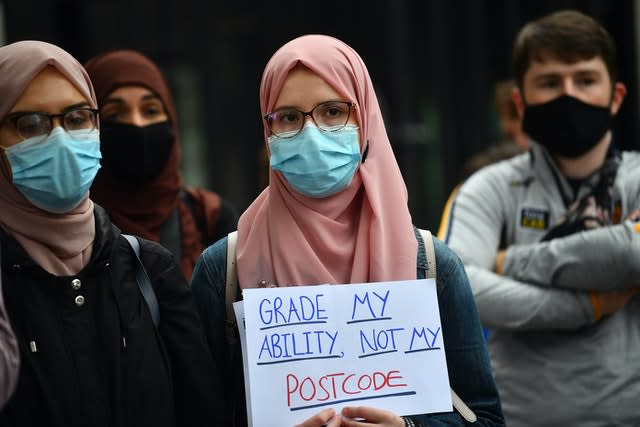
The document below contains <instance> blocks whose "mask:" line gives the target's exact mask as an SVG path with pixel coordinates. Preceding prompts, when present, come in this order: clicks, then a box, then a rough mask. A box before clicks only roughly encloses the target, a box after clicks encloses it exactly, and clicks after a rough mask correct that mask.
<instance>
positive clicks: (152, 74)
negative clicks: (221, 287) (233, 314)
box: [85, 50, 203, 279]
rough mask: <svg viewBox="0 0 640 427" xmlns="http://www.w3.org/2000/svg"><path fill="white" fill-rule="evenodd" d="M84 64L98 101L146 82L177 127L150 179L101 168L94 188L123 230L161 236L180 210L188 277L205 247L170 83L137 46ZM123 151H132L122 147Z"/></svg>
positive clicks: (93, 195) (97, 198) (183, 263)
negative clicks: (131, 179)
mask: <svg viewBox="0 0 640 427" xmlns="http://www.w3.org/2000/svg"><path fill="white" fill-rule="evenodd" d="M85 68H86V70H87V72H88V73H89V76H90V77H91V81H92V82H93V86H94V88H95V92H96V97H97V98H98V106H102V104H103V102H104V100H105V98H107V96H109V95H110V94H111V93H112V92H113V91H114V90H116V89H118V88H120V87H122V86H132V85H133V86H143V87H146V88H147V89H149V90H151V91H152V92H153V93H154V94H156V95H158V97H159V98H160V100H161V101H162V103H163V105H164V108H165V110H166V112H167V115H168V116H169V120H170V122H171V124H172V126H173V131H174V142H173V147H172V149H171V154H170V155H169V159H168V160H167V164H166V165H165V167H164V169H163V170H162V171H161V172H160V174H159V175H158V176H157V177H156V178H154V179H152V180H151V181H149V182H148V183H147V184H145V185H143V186H141V187H138V188H132V187H131V186H128V185H127V184H126V183H124V182H122V181H121V180H118V179H116V178H115V177H113V176H110V175H109V172H108V171H106V170H105V169H101V170H100V172H99V173H98V176H97V177H96V179H95V181H94V183H93V186H92V187H91V199H92V200H93V201H94V202H96V203H97V204H99V205H100V206H102V207H104V208H105V209H106V210H107V212H108V213H109V216H110V217H111V220H112V221H113V223H114V224H115V225H117V226H118V227H119V228H120V229H121V230H122V231H123V232H125V233H129V234H135V235H138V236H141V237H144V238H146V239H149V240H153V241H156V242H158V241H160V230H161V228H162V224H164V223H165V221H167V219H168V218H169V217H170V216H171V214H172V212H173V211H174V209H176V208H179V209H180V218H181V229H182V245H181V246H182V259H181V267H182V270H183V273H184V274H185V276H186V278H187V279H190V278H191V273H192V271H193V267H194V266H195V262H196V261H197V259H198V256H199V255H200V253H201V252H202V250H203V246H202V243H201V241H202V239H201V235H200V232H199V231H198V229H197V227H196V224H195V221H194V219H193V216H192V215H191V212H190V210H189V207H187V206H186V205H185V204H184V202H182V201H181V200H180V189H181V187H182V176H181V174H180V169H179V168H180V145H179V139H178V123H177V119H176V110H175V106H174V104H173V99H172V97H171V94H170V92H169V86H168V85H167V82H166V81H165V79H164V77H163V75H162V72H161V71H160V69H159V68H158V67H157V66H156V64H154V63H153V62H152V61H151V60H150V59H149V58H148V57H146V56H144V55H143V54H141V53H139V52H136V51H133V50H114V51H109V52H105V53H102V54H100V55H97V56H95V57H93V58H92V59H90V60H89V61H88V62H87V63H86V64H85ZM122 155H123V156H126V155H127V153H126V152H123V153H122Z"/></svg>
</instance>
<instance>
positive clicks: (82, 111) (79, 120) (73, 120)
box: [0, 107, 98, 140]
mask: <svg viewBox="0 0 640 427" xmlns="http://www.w3.org/2000/svg"><path fill="white" fill-rule="evenodd" d="M58 117H59V118H60V119H61V120H60V122H61V124H62V127H63V128H64V130H66V131H67V132H68V133H69V135H70V136H71V137H73V136H74V135H78V133H77V132H71V131H92V130H94V129H95V128H96V125H97V122H98V110H96V109H93V108H89V107H80V108H73V109H71V110H69V111H66V112H64V113H60V114H48V113H39V112H16V113H12V114H9V115H7V116H6V117H5V118H4V119H3V120H2V121H0V126H4V125H5V124H7V123H9V124H11V125H12V126H13V128H14V130H15V132H16V134H18V136H19V137H20V138H22V139H23V140H24V139H29V138H37V137H41V138H42V140H44V139H45V138H46V137H47V136H48V135H49V134H50V133H51V130H53V128H54V126H53V119H55V118H58ZM82 134H83V135H84V132H82Z"/></svg>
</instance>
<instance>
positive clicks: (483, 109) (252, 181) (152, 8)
mask: <svg viewBox="0 0 640 427" xmlns="http://www.w3.org/2000/svg"><path fill="white" fill-rule="evenodd" d="M636 3H637V2H636V1H632V0H621V1H616V2H612V1H609V0H573V1H568V0H567V1H561V0H553V1H552V0H539V1H535V2H533V1H526V0H519V1H517V0H451V1H444V0H406V1H404V0H384V1H382V0H371V1H367V2H364V1H362V2H361V1H344V2H338V3H335V2H320V3H318V2H284V3H283V2H268V1H260V2H259V1H242V0H237V1H221V0H217V1H216V0H0V6H1V7H0V42H7V43H8V42H12V41H17V40H22V39H40V40H45V41H49V42H52V43H55V44H58V45H60V46H61V47H63V48H64V49H66V50H68V51H69V52H71V53H72V54H73V55H74V56H76V57H77V58H78V59H79V60H80V61H85V60H86V59H88V58H89V57H91V56H93V55H94V54H96V53H98V52H101V51H103V50H106V49H110V48H134V49H138V50H141V51H143V52H145V53H146V54H148V55H149V56H151V57H152V58H153V59H154V60H156V61H157V62H158V63H159V64H160V65H161V67H162V68H163V69H164V70H165V71H166V73H167V76H168V78H169V83H170V85H171V87H172V89H173V93H174V96H175V98H176V106H177V108H178V110H179V119H180V123H179V124H180V128H181V130H182V133H181V135H182V141H183V145H184V149H183V168H184V171H185V176H186V179H187V182H188V183H190V184H198V185H200V184H203V185H206V186H209V187H211V188H212V189H214V190H216V191H218V192H220V193H222V194H223V195H224V196H225V197H227V198H229V199H230V200H232V201H233V202H234V203H235V204H236V206H238V207H239V208H240V209H244V208H246V207H247V206H248V204H249V203H250V202H251V200H253V198H254V197H255V196H256V195H257V194H258V192H259V191H260V189H261V188H260V187H261V180H260V177H261V176H263V174H261V168H262V157H261V148H262V145H263V142H262V123H261V118H260V111H259V100H258V96H259V95H258V90H259V85H260V77H261V73H262V70H263V68H264V65H265V64H266V62H267V60H268V59H269V57H270V56H271V54H272V53H273V52H274V51H275V49H277V48H278V47H279V46H280V45H282V44H283V43H284V42H286V41H288V40H289V39H291V38H293V37H295V36H298V35H302V34H307V33H323V34H328V35H333V36H336V37H338V38H340V39H342V40H344V41H345V42H347V43H348V44H350V45H351V46H353V47H354V48H355V49H356V50H357V51H358V52H359V53H360V54H361V55H362V57H363V58H364V60H365V62H366V63H367V65H368V67H369V71H370V74H371V77H372V79H373V81H374V84H375V86H376V90H377V92H378V96H379V98H380V100H381V104H382V108H383V114H384V116H385V122H386V124H387V127H388V129H389V133H390V137H391V142H392V144H393V147H394V150H395V153H396V155H397V157H398V161H399V163H400V167H401V169H402V171H403V173H404V177H405V180H406V183H407V186H408V189H409V195H410V200H409V205H410V208H411V212H412V215H413V218H414V222H415V223H416V225H418V226H421V227H427V228H430V229H432V230H435V229H436V228H437V225H438V221H439V218H440V211H441V209H442V207H443V205H444V202H445V198H446V196H447V195H448V193H449V192H450V190H451V189H452V188H453V186H454V185H455V184H456V183H457V179H458V177H459V173H460V169H461V167H462V164H463V163H464V162H465V160H467V159H468V158H469V157H471V155H472V154H473V153H476V152H478V151H480V150H481V149H482V148H484V147H486V146H488V145H489V144H491V143H492V142H494V141H495V140H496V139H497V138H498V135H497V126H496V120H497V118H496V116H495V109H494V108H493V104H492V102H493V85H494V83H495V82H496V81H497V80H501V79H504V78H507V77H509V75H510V72H509V58H510V53H511V43H512V40H513V38H514V36H515V34H516V32H517V31H518V29H519V28H520V27H521V26H522V25H523V24H524V23H525V22H526V21H528V20H530V19H533V18H536V17H538V16H541V15H543V14H546V13H549V12H551V11H553V10H557V9H561V8H577V9H579V10H582V11H584V12H586V13H588V14H590V15H592V16H594V17H595V18H596V19H598V20H599V21H600V22H602V23H603V24H604V26H605V27H606V28H607V29H608V30H609V31H610V32H611V33H612V35H613V36H614V37H615V39H616V41H617V43H618V49H619V68H620V79H621V80H622V81H623V82H625V83H626V84H627V87H628V89H629V96H628V97H627V99H626V101H625V103H624V106H623V108H622V110H621V112H620V115H619V117H618V121H617V125H618V126H617V135H618V141H619V142H620V145H621V146H622V147H623V148H627V149H630V148H636V145H635V144H636V141H638V133H639V132H638V99H637V97H638V93H639V92H638V66H637V61H638V55H637V37H638V36H637V34H636V29H635V22H636V15H637V14H638V6H637V5H636ZM3 19H4V22H3V21H2V20H3Z"/></svg>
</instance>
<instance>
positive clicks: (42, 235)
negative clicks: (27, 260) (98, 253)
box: [0, 41, 96, 276]
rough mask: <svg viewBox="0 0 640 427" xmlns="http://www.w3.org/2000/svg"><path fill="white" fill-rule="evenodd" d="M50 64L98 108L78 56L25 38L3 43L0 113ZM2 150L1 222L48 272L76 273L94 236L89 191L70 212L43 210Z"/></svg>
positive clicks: (0, 174) (82, 264)
mask: <svg viewBox="0 0 640 427" xmlns="http://www.w3.org/2000/svg"><path fill="white" fill-rule="evenodd" d="M47 66H52V67H55V68H56V70H58V71H59V72H60V73H61V74H62V75H63V76H65V77H66V78H67V79H68V80H69V81H70V82H71V83H72V84H73V85H74V86H75V87H76V88H78V90H79V91H80V93H82V95H84V97H85V98H86V100H87V102H88V103H89V105H90V106H91V107H92V108H96V98H95V95H94V92H93V87H92V86H91V81H90V80H89V76H88V75H87V73H86V71H85V70H84V68H83V67H82V65H81V64H80V63H79V62H78V61H76V60H75V59H74V58H73V57H72V56H71V55H69V54H68V53H67V52H65V51H64V50H62V49H60V48H59V47H57V46H54V45H52V44H49V43H45V42H40V41H21V42H16V43H12V44H10V45H7V46H4V47H2V48H0V93H1V94H2V96H1V97H0V119H1V118H4V117H5V115H6V114H7V113H8V112H10V111H11V108H12V107H13V106H14V105H15V103H16V102H17V101H18V99H19V98H20V97H21V96H22V94H23V93H24V91H25V89H26V88H27V87H28V86H29V84H30V83H31V81H32V80H33V78H34V77H36V76H37V75H38V74H39V73H40V71H42V70H43V69H44V67H47ZM0 156H1V157H2V158H0V226H1V227H2V228H3V229H4V230H5V231H6V232H7V233H9V234H10V235H11V236H13V237H14V238H15V239H16V240H17V241H18V242H19V243H20V244H21V245H22V247H23V248H24V249H25V250H26V251H27V253H28V254H29V255H30V256H31V257H32V258H33V259H34V260H35V261H36V262H37V263H38V264H39V265H40V266H41V267H42V268H44V269H45V270H46V271H48V272H49V273H51V274H54V275H57V276H69V275H73V274H76V273H78V272H79V271H80V270H82V268H83V267H84V266H85V265H86V264H87V263H88V262H89V259H90V258H91V249H92V246H93V240H94V237H95V222H94V216H93V203H92V202H91V200H89V195H88V193H87V197H85V198H84V199H83V200H82V202H80V204H79V205H78V207H76V208H75V209H73V210H72V211H71V212H68V213H65V214H52V213H49V212H45V211H43V210H41V209H39V208H37V207H35V206H33V205H32V204H31V203H30V202H29V201H28V200H27V199H26V198H25V197H24V196H23V195H22V193H20V192H19V191H18V189H17V188H16V187H14V185H13V184H12V180H11V168H10V167H9V164H8V162H7V160H6V158H5V157H4V154H3V151H2V150H0Z"/></svg>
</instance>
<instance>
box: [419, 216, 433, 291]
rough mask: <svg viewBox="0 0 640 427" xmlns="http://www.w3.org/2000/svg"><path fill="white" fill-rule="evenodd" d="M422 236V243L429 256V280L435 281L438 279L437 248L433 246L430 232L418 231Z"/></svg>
mask: <svg viewBox="0 0 640 427" xmlns="http://www.w3.org/2000/svg"><path fill="white" fill-rule="evenodd" d="M418 230H419V231H420V235H421V236H422V242H423V243H424V249H425V252H426V255H427V273H426V275H427V277H426V278H427V279H435V278H436V277H437V270H436V248H435V246H433V239H432V238H431V232H430V231H429V230H423V229H421V228H419V229H418Z"/></svg>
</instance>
